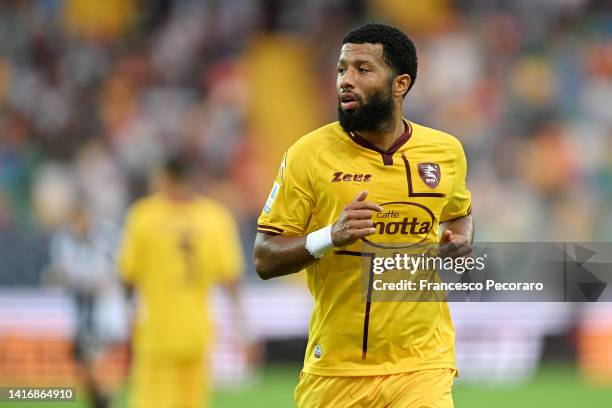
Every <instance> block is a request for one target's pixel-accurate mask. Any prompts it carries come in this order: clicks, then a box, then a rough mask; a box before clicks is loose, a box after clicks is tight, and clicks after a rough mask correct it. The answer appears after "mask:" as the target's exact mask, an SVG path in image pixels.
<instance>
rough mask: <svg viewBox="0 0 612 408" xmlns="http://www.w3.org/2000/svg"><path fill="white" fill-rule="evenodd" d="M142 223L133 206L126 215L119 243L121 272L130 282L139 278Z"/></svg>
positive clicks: (123, 277) (125, 279)
mask: <svg viewBox="0 0 612 408" xmlns="http://www.w3.org/2000/svg"><path fill="white" fill-rule="evenodd" d="M141 224H142V223H141V222H140V221H139V217H138V213H137V210H136V208H132V209H131V210H130V211H129V212H128V215H127V217H126V222H125V227H124V229H123V234H122V236H121V241H120V245H119V255H118V264H119V274H120V275H121V278H122V279H123V280H124V281H126V282H130V283H135V282H136V281H137V280H138V271H139V269H140V265H139V263H138V262H139V259H141V249H140V248H141V246H142V239H143V238H142V235H143V234H142V232H141V231H142V225H141Z"/></svg>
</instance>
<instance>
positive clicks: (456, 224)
mask: <svg viewBox="0 0 612 408" xmlns="http://www.w3.org/2000/svg"><path fill="white" fill-rule="evenodd" d="M440 227H441V228H440V229H441V231H440V235H442V234H444V231H447V230H449V231H451V232H452V233H453V235H462V236H464V237H466V238H467V240H468V242H470V244H471V243H472V242H473V241H474V218H473V217H472V214H468V215H466V216H465V217H461V218H457V219H454V220H452V221H449V222H445V223H442V224H440Z"/></svg>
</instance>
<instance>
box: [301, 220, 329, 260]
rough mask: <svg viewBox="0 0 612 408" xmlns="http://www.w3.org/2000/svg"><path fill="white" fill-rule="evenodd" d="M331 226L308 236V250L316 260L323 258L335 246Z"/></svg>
mask: <svg viewBox="0 0 612 408" xmlns="http://www.w3.org/2000/svg"><path fill="white" fill-rule="evenodd" d="M331 227H332V226H331V225H328V226H327V227H324V228H321V229H319V230H316V231H313V232H311V233H310V234H308V235H306V245H305V247H306V250H307V251H308V252H309V253H310V255H312V256H314V257H315V258H321V257H322V256H323V255H325V252H327V251H328V250H329V249H330V248H332V247H333V246H334V243H333V242H332V234H331Z"/></svg>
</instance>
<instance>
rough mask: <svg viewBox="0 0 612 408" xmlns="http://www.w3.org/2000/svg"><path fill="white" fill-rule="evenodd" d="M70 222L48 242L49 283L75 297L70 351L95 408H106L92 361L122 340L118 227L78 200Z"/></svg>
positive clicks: (123, 312)
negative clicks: (92, 213)
mask: <svg viewBox="0 0 612 408" xmlns="http://www.w3.org/2000/svg"><path fill="white" fill-rule="evenodd" d="M76 201H79V202H75V203H74V205H73V208H72V209H71V211H70V214H69V217H68V221H67V222H66V224H65V225H64V227H63V228H60V229H59V230H58V232H57V233H56V234H55V235H54V236H53V239H52V241H51V250H50V257H51V264H50V267H49V269H48V273H49V275H47V277H46V278H47V280H48V282H49V283H52V284H55V285H60V286H61V287H63V288H64V289H65V290H67V291H68V292H69V294H70V295H71V296H72V297H73V299H74V303H75V306H76V308H75V310H76V331H75V339H74V350H75V357H76V361H77V370H78V375H79V377H80V379H81V381H82V382H83V386H84V387H85V388H86V392H87V393H88V394H89V397H90V398H91V401H92V404H93V405H94V407H96V408H104V407H107V406H108V404H109V397H110V395H109V394H110V392H109V391H110V390H106V389H105V387H104V386H103V384H102V383H101V382H100V381H99V378H98V377H97V376H96V373H95V370H94V365H95V362H96V359H97V358H98V357H100V356H101V355H102V353H104V352H105V351H108V350H109V349H110V347H112V346H113V345H115V344H119V343H120V342H123V341H125V339H126V337H127V333H126V318H125V316H126V307H125V301H124V297H123V293H122V288H121V282H120V280H119V279H118V276H117V271H116V267H115V254H116V250H117V243H118V237H119V230H118V228H117V226H115V225H113V224H112V223H109V222H104V221H100V220H96V219H92V217H90V216H89V214H87V211H86V208H87V207H86V206H85V204H84V203H83V202H82V200H76Z"/></svg>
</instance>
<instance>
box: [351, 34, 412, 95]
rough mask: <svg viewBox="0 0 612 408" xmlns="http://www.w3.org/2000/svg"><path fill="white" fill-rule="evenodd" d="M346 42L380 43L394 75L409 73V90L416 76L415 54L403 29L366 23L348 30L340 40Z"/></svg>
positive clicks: (410, 41)
mask: <svg viewBox="0 0 612 408" xmlns="http://www.w3.org/2000/svg"><path fill="white" fill-rule="evenodd" d="M347 43H351V44H363V43H370V44H382V46H383V56H384V57H385V61H386V63H387V64H388V65H389V66H390V67H391V69H392V70H393V71H394V72H395V75H402V74H408V75H410V79H411V82H410V86H409V87H408V91H410V88H412V86H413V85H414V82H415V81H416V76H417V55H416V48H415V47H414V43H413V42H412V40H411V39H410V38H408V36H407V35H406V34H405V33H404V32H403V31H401V30H400V29H398V28H395V27H392V26H389V25H386V24H381V23H368V24H364V25H362V26H360V27H357V28H355V29H353V30H351V31H349V32H348V34H346V36H344V39H343V40H342V44H343V45H344V44H347ZM406 93H408V92H406ZM404 96H405V95H404Z"/></svg>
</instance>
